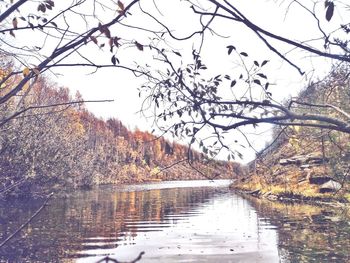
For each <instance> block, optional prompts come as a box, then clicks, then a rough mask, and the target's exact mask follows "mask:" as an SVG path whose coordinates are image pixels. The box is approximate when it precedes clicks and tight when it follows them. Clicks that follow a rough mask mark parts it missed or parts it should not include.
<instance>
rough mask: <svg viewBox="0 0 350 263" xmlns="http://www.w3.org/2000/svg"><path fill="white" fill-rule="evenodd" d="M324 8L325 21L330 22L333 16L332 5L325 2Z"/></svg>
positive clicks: (329, 2)
mask: <svg viewBox="0 0 350 263" xmlns="http://www.w3.org/2000/svg"><path fill="white" fill-rule="evenodd" d="M325 8H326V9H327V10H326V19H327V21H328V22H329V21H331V19H332V17H333V14H334V3H333V2H331V1H328V0H327V1H326V2H325Z"/></svg>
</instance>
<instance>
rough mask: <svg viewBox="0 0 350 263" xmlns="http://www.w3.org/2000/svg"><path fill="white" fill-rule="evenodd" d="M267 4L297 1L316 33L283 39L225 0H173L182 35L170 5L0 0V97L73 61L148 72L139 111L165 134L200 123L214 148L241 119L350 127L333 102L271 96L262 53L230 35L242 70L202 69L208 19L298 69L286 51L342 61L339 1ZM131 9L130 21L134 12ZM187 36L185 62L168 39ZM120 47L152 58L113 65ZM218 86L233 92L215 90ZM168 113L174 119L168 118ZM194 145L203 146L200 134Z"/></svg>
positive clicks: (343, 26)
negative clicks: (181, 16) (2, 66)
mask: <svg viewBox="0 0 350 263" xmlns="http://www.w3.org/2000/svg"><path fill="white" fill-rule="evenodd" d="M275 4H276V5H278V4H281V5H283V9H281V12H282V11H283V12H285V13H286V16H288V15H289V13H290V12H293V10H295V9H298V10H299V11H300V12H302V13H303V15H304V16H306V17H308V18H310V19H309V20H308V21H311V22H310V25H307V26H308V27H310V28H311V30H313V32H315V35H316V36H317V37H316V38H312V39H297V38H294V37H289V32H288V30H287V29H286V32H285V33H284V34H283V35H280V34H277V33H274V32H273V30H270V29H269V28H264V27H263V26H260V25H259V24H258V23H255V22H254V17H252V18H251V17H248V15H246V14H245V11H244V10H241V7H240V5H239V3H231V2H230V1H227V0H222V1H216V0H203V1H191V0H190V1H179V2H178V3H177V5H178V6H179V9H178V10H179V13H181V12H182V11H188V10H189V11H191V12H192V16H193V21H195V23H194V24H195V27H197V29H194V30H193V31H192V32H187V33H182V28H177V27H176V24H175V25H174V23H170V18H168V17H167V16H166V15H165V14H164V13H166V12H165V11H169V10H166V8H167V7H166V6H164V5H162V4H161V2H157V1H147V0H144V1H142V0H134V1H130V2H128V3H124V2H123V1H111V2H108V3H106V2H102V1H97V0H91V1H90V0H75V1H73V2H70V3H66V4H63V3H61V2H60V3H58V2H55V1H52V0H45V1H40V2H34V1H29V0H27V1H23V0H22V1H21V0H19V1H17V2H15V3H13V2H12V1H2V2H1V3H0V5H1V6H0V8H1V10H2V13H1V15H0V23H1V28H0V32H1V33H3V36H4V37H3V38H2V39H1V45H0V51H1V54H3V55H4V56H6V57H10V58H11V60H13V61H14V65H13V67H12V68H11V70H9V71H7V72H4V74H2V75H3V77H2V78H1V80H0V85H1V86H2V87H4V86H9V88H7V89H4V90H3V91H2V93H1V97H0V104H4V103H7V102H8V101H9V100H10V99H11V98H13V97H14V96H17V95H19V94H20V93H21V92H23V90H24V88H25V86H26V85H28V83H30V82H31V81H35V80H36V79H37V77H38V76H39V75H40V74H42V73H44V72H46V71H49V70H50V71H53V72H54V69H55V68H58V67H76V66H80V67H91V68H93V69H94V70H98V69H99V68H103V67H116V68H123V69H127V70H130V71H132V72H133V73H134V74H135V76H143V77H146V78H147V80H148V83H146V84H145V85H144V87H143V88H141V90H142V91H146V100H145V102H144V104H143V110H144V111H145V110H146V109H152V110H153V114H154V115H155V117H156V118H155V119H156V122H157V124H158V126H159V127H160V128H162V130H164V131H168V130H172V132H173V133H174V135H176V134H178V133H180V132H181V133H182V134H184V135H185V136H188V137H192V138H193V139H192V142H194V141H195V140H196V136H197V135H199V133H200V131H201V130H202V129H205V127H209V128H211V129H212V132H213V137H214V138H215V140H214V142H213V143H215V145H212V147H213V148H216V149H218V147H217V146H218V145H219V146H220V147H219V148H220V149H221V148H228V147H227V145H226V144H225V143H224V142H223V140H222V136H223V133H225V132H227V131H229V130H233V129H235V130H238V131H239V128H240V127H242V126H247V125H252V126H254V127H255V126H256V125H258V124H260V123H269V124H277V125H283V126H288V125H293V126H295V125H299V126H309V127H318V128H324V129H328V130H335V131H340V132H345V133H349V132H350V127H349V125H348V120H349V114H348V113H347V112H345V111H344V110H343V109H342V108H340V107H338V106H337V105H328V104H322V105H305V104H303V103H304V102H303V101H291V102H290V104H289V105H286V104H283V103H281V102H279V101H276V100H275V99H274V98H273V96H272V94H271V92H270V91H269V87H270V82H269V78H268V72H266V71H265V68H266V67H265V65H266V64H267V63H268V60H267V59H266V58H257V59H251V58H250V56H248V51H245V50H239V48H236V47H235V44H234V43H230V44H226V45H223V47H222V48H226V49H227V52H228V55H229V56H231V57H232V56H236V57H237V59H238V60H240V62H241V69H242V72H235V73H234V74H230V73H223V74H219V75H216V76H209V74H208V73H206V70H207V68H208V67H210V65H208V66H206V65H205V63H204V62H203V61H202V59H201V55H202V54H201V52H202V46H203V43H205V42H206V40H207V39H208V35H209V34H211V35H214V36H218V37H220V35H219V33H218V31H220V30H219V29H220V28H218V24H217V23H216V22H217V21H220V23H223V25H224V26H225V25H228V26H229V25H233V24H237V25H240V26H242V28H243V29H244V30H246V31H250V32H253V34H254V35H255V36H256V38H255V39H252V40H251V41H254V42H256V43H257V45H258V44H263V45H264V46H265V47H267V48H268V49H269V50H270V51H271V54H272V59H279V60H282V61H285V62H287V64H289V65H290V66H291V67H292V68H295V69H296V70H297V71H298V72H299V73H300V74H303V73H304V70H303V68H302V66H301V65H298V61H294V59H293V58H294V57H293V56H294V54H295V53H296V52H301V53H302V54H305V55H306V56H317V57H323V58H327V59H330V60H331V61H338V62H339V63H348V62H349V60H350V58H349V48H348V33H349V32H350V26H349V22H348V21H343V20H341V19H340V18H341V16H344V17H345V15H347V14H348V10H349V9H348V5H347V4H346V3H342V2H341V1H329V0H325V1H323V0H322V1H318V0H310V1H305V2H304V1H303V2H300V1H296V0H289V1H276V2H275ZM185 9H186V10H185ZM267 11H268V10H267ZM267 11H266V12H267ZM266 15H267V14H266ZM134 17H137V18H138V19H136V20H133V19H134ZM295 19H299V18H298V17H295ZM135 21H137V24H135ZM143 21H147V22H145V23H143ZM172 22H173V21H172ZM330 25H331V26H330ZM31 36H34V37H31ZM141 36H142V37H141ZM145 36H146V38H145ZM138 38H141V39H142V40H138ZM145 39H148V40H145ZM145 41H147V42H145ZM187 41H189V42H190V43H192V44H193V42H196V41H197V42H198V43H199V45H198V48H197V49H193V50H192V58H193V62H191V63H184V62H185V59H184V57H185V56H187V54H185V53H186V51H181V50H177V49H175V48H173V47H172V46H176V43H177V42H187ZM223 42H224V41H223ZM92 45H93V46H95V51H96V52H101V51H102V50H106V53H108V54H109V55H105V57H103V58H98V57H97V56H91V50H92V49H91V46H92ZM123 48H124V49H123ZM128 48H134V49H135V51H138V52H143V53H148V54H150V55H151V56H152V57H153V62H152V65H151V66H149V65H148V64H147V63H142V62H141V61H138V60H137V59H136V64H133V63H127V62H123V63H120V60H119V56H120V54H121V52H123V51H125V50H127V49H128ZM181 53H183V54H181ZM106 58H108V59H106ZM269 59H271V57H270V58H269ZM222 71H225V69H223V70H222ZM8 83H11V84H10V85H9V84H8ZM237 87H239V88H237ZM237 90H239V91H237ZM225 92H229V94H232V96H230V97H228V96H226V97H225V96H223V94H226V93H225ZM304 106H308V107H310V109H311V111H310V113H308V114H305V113H302V114H301V113H300V112H299V111H298V110H296V109H297V108H298V107H304ZM318 109H327V110H330V111H332V112H335V113H336V114H335V116H331V115H330V114H328V113H329V111H319V110H318ZM22 111H23V108H19V109H18V111H17V113H11V115H10V116H7V117H6V119H5V120H7V119H8V118H11V116H17V114H19V113H21V112H22ZM333 115H334V114H333ZM171 117H176V118H177V119H174V120H175V121H174V122H169V119H170V118H171ZM179 119H180V121H179ZM161 120H163V121H164V123H161V122H162V121H161ZM199 144H200V145H201V146H203V145H204V143H203V142H200V141H199ZM214 146H215V147H214ZM203 150H204V152H206V153H209V154H210V155H212V156H214V155H215V154H216V152H217V151H216V150H215V151H214V150H211V151H210V150H209V149H207V147H205V148H204V149H203ZM232 157H234V156H232Z"/></svg>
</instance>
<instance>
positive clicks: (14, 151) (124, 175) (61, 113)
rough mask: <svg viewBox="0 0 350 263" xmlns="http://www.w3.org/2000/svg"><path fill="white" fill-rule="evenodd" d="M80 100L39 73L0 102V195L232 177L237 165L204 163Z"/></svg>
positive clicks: (197, 155)
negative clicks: (103, 115)
mask: <svg viewBox="0 0 350 263" xmlns="http://www.w3.org/2000/svg"><path fill="white" fill-rule="evenodd" d="M3 70H5V69H3ZM19 80H20V77H19ZM11 85H12V83H8V85H7V86H6V85H5V86H3V87H2V88H1V90H0V96H2V95H3V94H6V92H7V91H8V90H10V89H11ZM82 100H83V99H82V97H81V96H80V95H79V94H76V96H75V97H73V96H71V95H70V93H69V90H68V89H67V88H62V87H57V86H56V85H55V84H53V83H50V82H49V81H48V80H47V79H45V78H43V77H40V76H39V77H38V78H37V80H36V82H35V83H34V84H33V85H31V86H27V87H26V88H25V89H24V91H23V92H21V93H20V95H19V96H16V97H13V98H12V99H11V100H10V101H9V102H7V103H6V104H2V105H1V109H0V120H1V126H0V127H1V131H0V132H1V136H0V139H1V140H0V194H3V195H7V194H9V193H16V194H17V193H19V194H21V195H22V194H27V193H40V192H42V191H43V190H44V191H52V190H59V189H65V188H72V187H73V188H77V187H91V186H93V185H99V184H121V183H138V182H144V181H153V180H187V179H205V178H231V177H232V176H233V170H234V167H235V166H237V165H238V164H235V163H229V162H220V161H209V160H207V159H205V158H204V156H202V155H201V154H200V153H198V152H196V151H193V150H189V149H188V148H187V147H186V146H184V145H181V144H178V143H175V142H170V141H167V140H165V139H164V138H157V137H156V136H154V135H152V134H151V133H149V132H142V131H139V130H137V129H136V130H135V131H130V130H128V129H127V128H126V127H125V126H124V125H123V123H121V122H120V121H119V120H117V119H113V118H111V119H108V120H106V121H105V120H102V119H100V118H97V117H96V116H94V114H93V113H91V112H89V111H88V110H87V109H86V107H85V105H84V103H80V101H82ZM71 102H74V103H71ZM77 102H79V103H77ZM50 105H53V106H50ZM18 113H21V114H18Z"/></svg>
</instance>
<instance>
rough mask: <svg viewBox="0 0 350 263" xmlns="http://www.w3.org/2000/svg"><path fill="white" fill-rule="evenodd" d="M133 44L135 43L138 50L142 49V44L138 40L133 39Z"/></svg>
mask: <svg viewBox="0 0 350 263" xmlns="http://www.w3.org/2000/svg"><path fill="white" fill-rule="evenodd" d="M135 45H136V47H137V49H138V50H140V51H143V45H142V44H140V43H139V42H137V41H135Z"/></svg>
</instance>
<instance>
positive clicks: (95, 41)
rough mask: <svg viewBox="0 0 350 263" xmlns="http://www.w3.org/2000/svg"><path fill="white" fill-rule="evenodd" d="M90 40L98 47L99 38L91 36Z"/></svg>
mask: <svg viewBox="0 0 350 263" xmlns="http://www.w3.org/2000/svg"><path fill="white" fill-rule="evenodd" d="M90 39H91V40H92V42H94V43H95V44H96V45H97V43H98V42H97V38H96V37H94V36H90Z"/></svg>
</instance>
